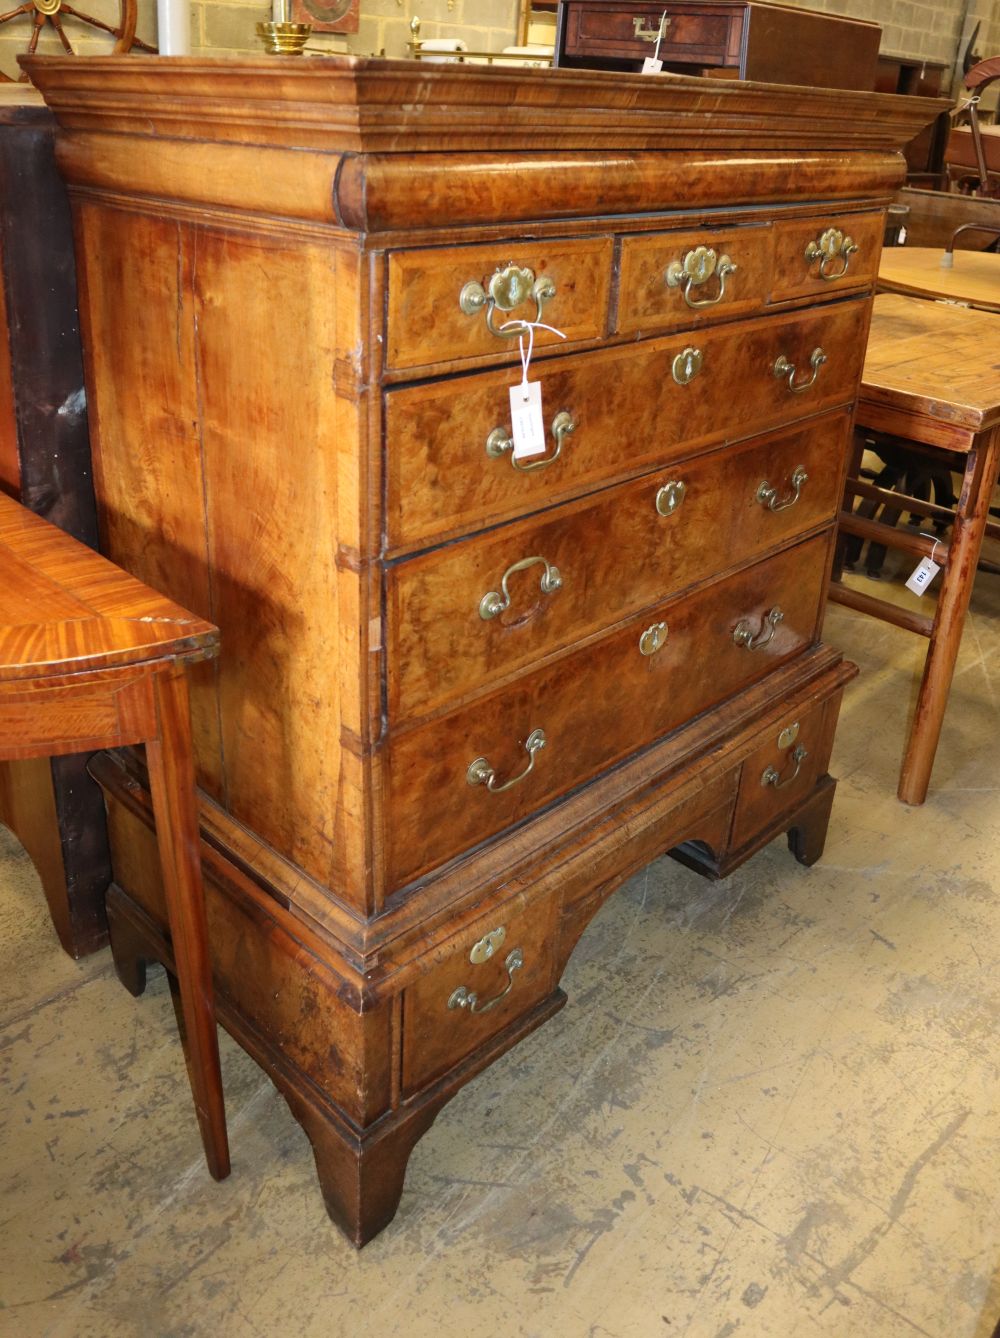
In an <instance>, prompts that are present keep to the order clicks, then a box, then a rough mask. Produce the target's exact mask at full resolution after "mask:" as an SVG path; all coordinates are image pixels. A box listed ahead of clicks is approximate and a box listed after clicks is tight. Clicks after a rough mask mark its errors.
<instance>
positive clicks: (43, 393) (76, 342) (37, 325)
mask: <svg viewBox="0 0 1000 1338" xmlns="http://www.w3.org/2000/svg"><path fill="white" fill-rule="evenodd" d="M54 141H55V121H54V119H53V117H52V113H51V112H50V111H49V110H48V108H47V107H46V106H45V104H44V102H43V101H42V98H41V97H40V95H39V94H38V92H37V90H35V89H33V88H29V87H28V86H27V85H25V84H2V83H0V201H2V208H0V489H2V490H3V491H4V492H7V493H9V494H10V496H12V497H14V498H16V499H17V500H18V501H20V502H23V503H24V505H25V506H27V507H29V508H30V509H31V510H32V511H35V512H37V513H38V514H39V515H42V516H44V517H45V518H46V519H47V520H50V521H51V522H52V523H53V524H54V525H58V526H59V527H60V529H63V530H67V531H68V532H69V533H70V534H72V535H73V536H74V538H76V539H79V540H81V541H82V542H83V543H85V544H89V545H90V546H91V547H92V548H93V547H96V545H97V511H96V507H95V505H94V489H93V484H92V482H91V474H90V439H89V436H88V433H87V407H86V396H85V394H84V386H83V357H82V354H81V352H80V334H79V328H78V324H77V312H76V270H75V266H74V262H73V225H72V220H71V219H70V212H69V200H68V198H67V195H66V187H65V185H64V183H63V180H62V178H61V177H60V175H59V172H58V169H57V168H56V162H55V144H54ZM0 822H3V823H4V824H6V825H7V826H8V827H10V828H11V829H12V830H13V831H14V832H15V833H16V834H17V836H18V837H19V838H20V840H21V841H22V843H23V844H24V846H25V848H26V849H27V850H28V851H29V853H30V854H31V856H32V858H33V860H34V862H35V865H36V867H37V869H38V873H39V877H40V879H41V882H42V887H43V888H44V890H45V896H46V900H47V901H48V904H49V910H50V911H51V914H52V922H53V924H54V926H55V929H56V932H57V934H58V935H59V941H60V942H61V943H62V945H63V947H64V948H65V949H66V951H67V952H68V953H70V955H71V956H73V957H82V956H84V955H85V954H87V953H90V952H93V951H95V950H96V949H97V948H100V947H101V946H103V944H105V943H106V942H107V937H108V933H107V924H106V921H105V915H104V893H105V889H106V888H107V885H108V879H109V877H110V864H109V856H108V840H107V833H106V831H105V824H104V805H103V803H102V800H101V794H100V791H99V790H98V788H97V786H96V785H95V784H94V782H93V781H92V780H91V779H90V778H89V776H88V775H87V773H86V758H85V757H82V756H66V757H54V758H38V759H33V760H30V761H28V760H24V761H18V762H0Z"/></svg>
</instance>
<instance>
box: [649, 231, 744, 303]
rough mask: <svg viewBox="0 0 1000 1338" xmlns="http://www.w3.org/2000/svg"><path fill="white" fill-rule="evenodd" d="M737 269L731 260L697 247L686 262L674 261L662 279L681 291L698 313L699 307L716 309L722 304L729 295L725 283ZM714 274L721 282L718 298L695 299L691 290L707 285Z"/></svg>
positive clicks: (710, 249)
mask: <svg viewBox="0 0 1000 1338" xmlns="http://www.w3.org/2000/svg"><path fill="white" fill-rule="evenodd" d="M738 268H739V266H737V265H735V264H733V262H732V260H730V258H729V256H727V255H721V256H717V255H716V253H715V252H714V251H713V250H712V248H711V247H710V246H696V247H695V248H694V250H693V251H688V253H687V255H686V256H685V257H684V259H683V260H672V261H671V262H670V264H669V265H668V266H667V268H666V272H665V273H664V276H663V277H664V281H665V282H666V285H667V287H668V288H680V290H681V293H682V294H683V297H684V301H685V302H686V303H687V304H688V306H689V307H691V308H693V309H694V310H697V309H698V307H714V306H715V304H716V303H717V302H721V301H722V299H723V298H724V297H725V295H726V279H727V278H728V277H729V275H730V274H735V273H736V271H737V269H738ZM713 274H714V275H715V277H716V278H717V279H718V280H719V290H718V292H717V293H716V294H715V296H714V297H700V298H693V297H692V296H691V289H692V288H697V287H700V285H701V284H703V283H707V282H708V280H709V279H710V278H711V277H712V275H713Z"/></svg>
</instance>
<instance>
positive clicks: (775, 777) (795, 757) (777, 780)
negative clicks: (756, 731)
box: [760, 743, 809, 790]
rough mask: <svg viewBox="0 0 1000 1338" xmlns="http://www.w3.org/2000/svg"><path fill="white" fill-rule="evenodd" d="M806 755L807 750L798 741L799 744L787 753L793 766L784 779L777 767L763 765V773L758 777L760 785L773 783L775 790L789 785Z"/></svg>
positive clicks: (800, 767) (807, 754)
mask: <svg viewBox="0 0 1000 1338" xmlns="http://www.w3.org/2000/svg"><path fill="white" fill-rule="evenodd" d="M808 756H809V753H808V751H807V750H806V749H805V748H803V747H802V745H801V743H800V744H799V746H798V747H797V748H795V749H793V750H792V752H791V753H790V754H789V757H790V758H791V760H792V761H793V762H794V763H795V767H794V769H793V770H792V771H791V772H790V773H789V774H788V775H787V776H786V777H785V779H784V780H782V779H781V772H780V771H779V770H778V769H777V767H765V768H764V774H763V775H762V776H761V778H760V783H761V785H773V786H774V788H775V789H776V790H783V789H784V788H785V786H786V785H791V783H792V781H794V780H795V779H796V777H797V776H798V774H799V772H800V771H801V770H802V763H803V762H804V761H805V760H806V758H807V757H808Z"/></svg>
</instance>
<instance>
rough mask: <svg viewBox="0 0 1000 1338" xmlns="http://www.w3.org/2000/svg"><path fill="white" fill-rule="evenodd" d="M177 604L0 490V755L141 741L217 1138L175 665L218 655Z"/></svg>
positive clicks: (192, 1049)
mask: <svg viewBox="0 0 1000 1338" xmlns="http://www.w3.org/2000/svg"><path fill="white" fill-rule="evenodd" d="M218 640H219V634H218V630H217V629H216V628H215V627H213V626H212V624H211V623H206V622H203V621H202V620H201V619H200V618H196V617H194V616H193V615H191V614H189V613H186V612H185V611H184V610H183V609H182V608H180V607H178V605H176V604H174V603H172V602H171V601H170V600H167V599H164V598H163V597H162V596H161V595H158V594H156V593H155V592H154V591H152V590H150V589H149V588H148V587H147V586H144V585H142V584H141V583H140V582H139V581H136V580H133V578H132V577H130V576H127V575H126V574H125V573H124V572H123V571H121V570H120V569H119V568H118V567H115V566H114V565H113V564H112V563H110V562H107V561H105V559H104V558H102V557H99V556H98V555H97V554H96V553H93V552H91V550H90V549H89V548H85V547H84V546H83V545H82V544H79V543H77V542H76V540H75V539H71V538H70V537H69V535H67V534H64V533H63V532H62V531H61V530H57V529H56V528H55V527H54V526H52V525H50V524H48V522H47V521H44V520H41V519H40V518H39V517H38V516H36V515H34V514H33V513H32V512H30V511H28V510H26V509H25V508H24V507H23V506H21V505H20V504H19V503H18V502H14V501H12V500H11V499H10V498H9V497H6V496H4V495H3V494H2V493H0V761H10V760H13V759H19V758H26V757H46V756H51V755H54V754H57V753H84V752H94V751H96V750H97V749H99V748H114V747H120V746H122V745H125V744H137V743H144V744H145V745H146V760H147V763H148V766H149V779H150V788H151V791H152V796H153V809H154V814H155V818H156V836H157V844H158V847H159V852H160V862H161V864H162V867H163V886H164V893H165V897H166V904H167V915H168V919H169V922H170V932H171V939H172V941H173V949H174V962H175V966H176V972H177V983H178V986H179V989H180V998H181V1016H182V1019H183V1025H184V1031H185V1033H186V1041H187V1046H186V1052H187V1060H188V1073H189V1076H190V1080H191V1090H192V1092H193V1094H194V1104H195V1110H196V1112H197V1115H198V1123H199V1125H200V1127H201V1136H202V1142H203V1143H204V1146H205V1157H206V1160H207V1162H208V1169H209V1171H210V1172H211V1173H212V1175H213V1176H214V1177H215V1178H216V1180H222V1179H224V1177H225V1176H227V1175H228V1174H229V1144H228V1140H227V1137H226V1115H225V1107H224V1104H223V1097H222V1077H221V1073H220V1070H219V1047H218V1037H217V1034H216V1028H215V1008H214V1004H213V998H212V976H211V968H210V964H209V959H208V943H207V934H206V928H205V906H204V900H203V894H202V884H201V863H200V856H199V844H198V842H199V838H198V816H197V809H196V806H195V792H194V769H193V762H192V752H191V726H190V718H189V712H188V688H187V677H186V672H185V664H186V662H188V661H192V660H203V659H206V658H208V657H211V656H213V655H215V654H216V653H217V650H218Z"/></svg>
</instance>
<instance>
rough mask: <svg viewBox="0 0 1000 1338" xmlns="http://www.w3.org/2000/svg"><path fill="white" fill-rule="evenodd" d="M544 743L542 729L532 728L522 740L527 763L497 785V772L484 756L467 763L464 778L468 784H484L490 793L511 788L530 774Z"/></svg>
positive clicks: (499, 792)
mask: <svg viewBox="0 0 1000 1338" xmlns="http://www.w3.org/2000/svg"><path fill="white" fill-rule="evenodd" d="M545 743H546V739H545V731H544V729H533V730H532V731H531V733H530V734H529V735H528V737H527V738H526V739H525V741H524V750H525V752H526V753H527V754H528V759H529V761H528V765H527V766H526V767H525V768H524V770H523V771H521V772H519V773H518V774H517V775H516V776H512V777H511V778H510V780H508V781H501V783H500V784H499V785H498V784H497V773H496V772H495V771H494V770H493V768H492V767H491V766H490V764H489V762H487V760H486V758H485V757H477V758H476V760H475V761H474V762H470V763H469V769H468V771H467V772H466V773H465V779H466V780H467V781H468V782H469V784H470V785H485V786H486V788H487V790H489V792H490V794H503V792H504V790H510V789H512V788H513V787H514V786H515V785H519V784H520V783H521V781H523V780H524V778H525V777H526V776H530V775H531V773H532V772H533V771H534V769H535V757H536V755H537V754H538V753H540V752H541V750H542V749H543V748H544V747H545Z"/></svg>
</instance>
